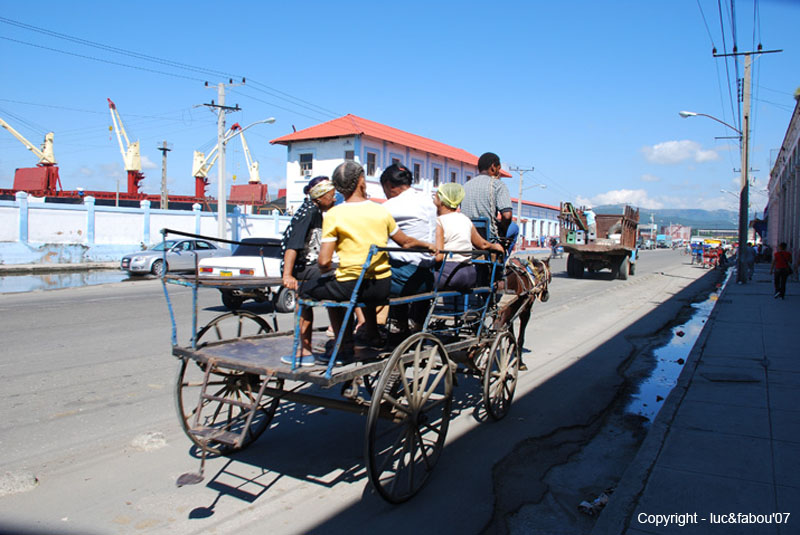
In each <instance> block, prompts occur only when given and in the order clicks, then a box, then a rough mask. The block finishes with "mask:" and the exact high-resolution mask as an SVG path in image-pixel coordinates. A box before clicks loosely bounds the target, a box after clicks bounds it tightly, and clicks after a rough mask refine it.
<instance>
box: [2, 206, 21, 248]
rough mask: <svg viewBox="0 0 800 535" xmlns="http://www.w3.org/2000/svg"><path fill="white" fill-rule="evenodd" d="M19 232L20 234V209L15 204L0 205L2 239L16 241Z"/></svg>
mask: <svg viewBox="0 0 800 535" xmlns="http://www.w3.org/2000/svg"><path fill="white" fill-rule="evenodd" d="M11 204H13V203H11ZM17 234H19V211H18V210H17V209H16V208H15V207H14V206H0V241H14V240H16V239H17Z"/></svg>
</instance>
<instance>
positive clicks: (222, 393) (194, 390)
mask: <svg viewBox="0 0 800 535" xmlns="http://www.w3.org/2000/svg"><path fill="white" fill-rule="evenodd" d="M269 332H272V328H271V327H270V326H269V324H268V323H267V322H266V321H264V319H263V318H261V317H260V316H257V315H256V314H253V313H252V312H248V311H246V310H235V311H233V312H227V313H225V314H222V315H219V316H217V317H216V318H214V319H213V320H211V321H210V322H209V323H208V325H206V326H205V327H203V328H202V329H200V331H198V333H197V347H198V349H199V348H202V347H203V346H206V345H208V344H210V343H214V342H221V341H229V340H235V339H237V338H243V337H246V336H256V335H259V334H265V333H269ZM205 366H206V365H205V364H202V363H199V362H197V361H194V360H191V359H182V360H181V363H180V365H179V367H178V378H177V382H176V385H175V401H176V405H177V409H178V417H179V420H180V422H181V427H183V430H184V432H186V435H187V436H188V437H189V439H191V441H192V442H194V443H195V444H197V445H198V446H202V442H201V441H200V439H198V438H197V437H196V436H195V435H193V434H192V433H190V432H189V430H190V429H191V428H192V426H193V425H194V415H195V413H196V412H197V404H198V403H199V401H200V391H201V389H202V386H203V378H204V375H205V370H206V368H205ZM271 382H272V383H273V384H269V385H267V386H271V387H274V388H276V389H282V388H283V381H282V380H280V379H272V380H271ZM260 386H261V378H260V377H259V376H258V375H256V374H253V373H243V372H235V371H232V370H215V371H212V373H211V374H210V376H209V380H208V387H207V389H206V393H207V394H213V395H215V396H217V397H221V398H225V399H232V400H238V401H244V402H246V403H252V402H253V401H254V400H255V398H256V396H257V395H258V389H259V387H260ZM277 407H278V398H273V397H272V396H266V395H265V396H263V397H262V398H261V406H260V408H259V409H258V410H257V412H256V414H255V416H254V417H253V421H252V422H251V423H250V428H249V429H248V431H247V436H246V437H245V439H244V441H243V443H242V446H241V448H240V449H244V448H245V447H246V446H248V445H249V444H250V443H252V442H253V441H254V440H255V439H257V438H258V437H259V436H260V435H261V433H263V432H264V431H265V430H266V429H267V427H269V424H270V422H271V421H272V417H273V416H274V414H275V410H276V409H277ZM246 419H247V410H246V409H244V408H242V407H239V406H236V405H231V404H229V403H223V402H221V401H213V400H208V399H207V400H204V401H203V407H202V412H201V421H200V422H199V425H200V426H202V427H206V428H214V429H222V430H225V431H230V432H233V433H238V432H240V431H241V429H242V426H243V425H244V424H245V421H246ZM207 449H208V451H210V452H213V453H218V454H223V453H227V452H230V451H233V450H234V449H235V448H234V447H233V446H231V445H228V444H223V443H221V442H215V441H211V442H210V443H209V444H208V446H207Z"/></svg>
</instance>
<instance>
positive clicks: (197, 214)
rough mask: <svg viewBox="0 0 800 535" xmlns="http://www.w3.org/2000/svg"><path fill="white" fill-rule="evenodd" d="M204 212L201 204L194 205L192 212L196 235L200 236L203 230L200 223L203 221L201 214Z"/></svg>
mask: <svg viewBox="0 0 800 535" xmlns="http://www.w3.org/2000/svg"><path fill="white" fill-rule="evenodd" d="M202 210H203V207H202V206H201V205H200V204H199V203H194V204H193V205H192V212H194V233H195V234H200V228H201V225H200V223H201V221H202V219H201V215H200V214H201V213H202Z"/></svg>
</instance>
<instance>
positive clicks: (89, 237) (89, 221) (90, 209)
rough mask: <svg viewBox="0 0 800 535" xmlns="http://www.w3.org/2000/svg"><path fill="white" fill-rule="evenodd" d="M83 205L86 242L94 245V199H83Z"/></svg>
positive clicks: (90, 197)
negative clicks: (84, 208)
mask: <svg viewBox="0 0 800 535" xmlns="http://www.w3.org/2000/svg"><path fill="white" fill-rule="evenodd" d="M83 205H84V206H86V242H87V243H88V244H89V245H94V197H92V196H91V195H89V196H88V197H86V198H84V199H83Z"/></svg>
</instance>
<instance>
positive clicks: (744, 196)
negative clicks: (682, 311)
mask: <svg viewBox="0 0 800 535" xmlns="http://www.w3.org/2000/svg"><path fill="white" fill-rule="evenodd" d="M746 59H747V60H749V59H750V58H749V56H748V57H747V58H746ZM745 68H746V71H747V74H749V71H750V62H749V61H745ZM748 78H749V77H748ZM745 91H747V93H748V94H747V95H745V96H746V97H747V98H745V99H744V101H745V103H746V105H745V110H744V114H743V116H742V126H743V127H742V130H739V129H738V128H736V127H735V126H732V125H729V124H728V123H726V122H725V121H722V120H720V119H717V118H716V117H714V116H712V115H708V114H705V113H696V112H693V111H681V112H678V115H680V116H681V117H683V118H684V119H685V118H687V117H695V116H701V117H708V118H709V119H711V120H712V121H716V122H718V123H720V124H723V125H725V126H727V127H728V128H730V129H731V130H733V131H734V132H736V133H737V134H739V141H740V145H741V149H742V179H741V189H740V191H739V248H738V251H737V253H736V282H737V283H739V284H744V283H746V282H747V273H746V269H745V265H744V255H743V254H741V251H742V247H744V246H745V244H746V243H747V224H748V213H747V212H748V206H749V204H750V201H749V199H748V186H749V184H750V182H749V181H748V179H747V168H748V166H749V163H750V162H749V154H748V153H749V139H748V129H749V124H750V106H749V103H750V98H749V97H750V95H749V84H745ZM722 191H725V190H722ZM726 193H729V192H726ZM734 195H735V194H734Z"/></svg>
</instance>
